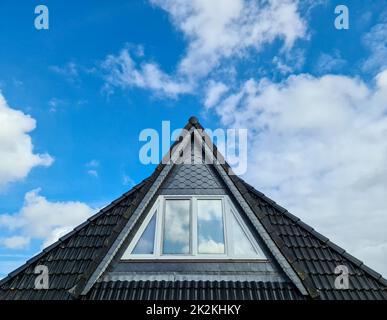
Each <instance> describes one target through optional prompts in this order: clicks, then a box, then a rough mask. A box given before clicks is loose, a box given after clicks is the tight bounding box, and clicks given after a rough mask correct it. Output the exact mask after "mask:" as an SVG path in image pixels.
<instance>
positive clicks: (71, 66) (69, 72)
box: [49, 62, 79, 81]
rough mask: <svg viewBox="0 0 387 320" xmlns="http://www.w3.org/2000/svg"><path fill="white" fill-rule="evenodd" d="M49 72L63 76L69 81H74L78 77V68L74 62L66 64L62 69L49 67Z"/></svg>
mask: <svg viewBox="0 0 387 320" xmlns="http://www.w3.org/2000/svg"><path fill="white" fill-rule="evenodd" d="M49 68H50V70H51V71H53V72H55V73H57V74H59V75H61V76H64V77H65V78H67V79H68V80H69V81H75V80H77V79H78V77H79V67H78V66H77V65H76V64H75V63H74V62H68V63H67V64H66V65H64V66H63V67H59V66H50V67H49Z"/></svg>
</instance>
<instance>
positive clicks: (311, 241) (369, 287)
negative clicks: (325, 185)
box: [243, 182, 387, 300]
mask: <svg viewBox="0 0 387 320" xmlns="http://www.w3.org/2000/svg"><path fill="white" fill-rule="evenodd" d="M243 183H244V185H245V187H246V188H247V189H248V192H249V194H250V196H251V199H252V201H250V205H252V206H253V209H255V212H257V211H259V212H260V214H261V215H264V216H265V217H266V219H261V221H264V222H265V224H270V227H271V228H273V229H274V231H275V233H276V234H277V235H278V236H279V238H280V239H281V240H282V242H283V243H284V245H285V247H286V248H287V249H289V250H290V251H291V253H292V254H293V256H294V257H295V258H296V260H295V263H297V264H298V265H299V266H301V268H302V269H303V270H304V271H305V272H306V273H307V275H308V276H309V278H310V279H311V281H312V284H313V285H314V287H315V288H316V289H317V290H318V291H319V294H320V299H328V300H329V299H349V300H352V299H372V300H374V299H387V287H386V283H385V279H383V278H382V276H381V275H380V274H378V273H376V272H375V271H373V270H371V269H370V268H368V267H366V266H365V265H364V264H363V263H362V262H361V261H359V260H358V259H356V258H354V257H352V256H351V255H349V254H348V253H346V252H345V250H344V249H342V248H340V247H338V246H336V245H335V244H333V243H332V242H331V241H329V240H328V239H327V238H326V237H324V236H322V235H320V234H319V233H318V232H316V231H315V230H314V229H313V228H311V227H310V226H308V225H306V224H305V223H304V222H302V221H301V220H300V219H298V218H297V217H295V216H294V215H292V214H290V213H288V212H287V211H286V210H285V209H283V208H282V207H280V206H278V205H277V204H275V203H274V202H273V201H272V200H270V199H268V198H267V197H266V196H265V195H263V194H262V193H260V192H259V191H257V190H255V189H254V188H253V187H251V186H250V185H248V184H247V183H245V182H243ZM293 264H294V263H293ZM338 265H345V266H347V267H348V269H349V289H348V290H336V289H335V287H334V281H335V278H336V276H337V275H336V274H335V273H334V270H335V268H336V266H338Z"/></svg>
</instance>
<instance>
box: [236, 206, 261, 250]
mask: <svg viewBox="0 0 387 320" xmlns="http://www.w3.org/2000/svg"><path fill="white" fill-rule="evenodd" d="M230 219H231V221H230V222H231V223H230V226H231V234H232V240H231V241H232V242H233V247H234V254H235V255H236V256H256V255H257V253H256V252H255V250H254V247H253V245H252V244H251V242H250V240H249V238H248V237H247V235H246V233H245V232H244V231H243V229H242V227H241V225H240V224H239V222H238V220H237V219H236V218H235V216H234V214H233V213H231V214H230Z"/></svg>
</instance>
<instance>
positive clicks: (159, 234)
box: [155, 197, 164, 257]
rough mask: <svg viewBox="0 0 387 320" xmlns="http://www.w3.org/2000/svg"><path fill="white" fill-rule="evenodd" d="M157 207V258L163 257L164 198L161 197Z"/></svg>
mask: <svg viewBox="0 0 387 320" xmlns="http://www.w3.org/2000/svg"><path fill="white" fill-rule="evenodd" d="M159 200H160V201H159V203H158V205H157V217H156V235H155V241H156V243H155V256H156V257H159V256H161V244H162V232H163V221H164V197H160V199H159Z"/></svg>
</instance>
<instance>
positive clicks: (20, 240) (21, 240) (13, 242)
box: [0, 236, 30, 249]
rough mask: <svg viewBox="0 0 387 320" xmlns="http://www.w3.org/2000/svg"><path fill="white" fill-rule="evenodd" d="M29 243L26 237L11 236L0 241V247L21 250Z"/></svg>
mask: <svg viewBox="0 0 387 320" xmlns="http://www.w3.org/2000/svg"><path fill="white" fill-rule="evenodd" d="M29 243H30V239H29V238H28V237H23V236H12V237H8V238H4V239H0V245H3V246H4V247H6V248H8V249H23V248H25V247H26V246H27V245H28V244H29Z"/></svg>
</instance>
